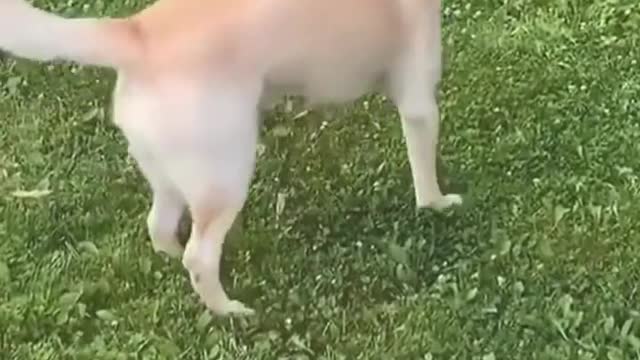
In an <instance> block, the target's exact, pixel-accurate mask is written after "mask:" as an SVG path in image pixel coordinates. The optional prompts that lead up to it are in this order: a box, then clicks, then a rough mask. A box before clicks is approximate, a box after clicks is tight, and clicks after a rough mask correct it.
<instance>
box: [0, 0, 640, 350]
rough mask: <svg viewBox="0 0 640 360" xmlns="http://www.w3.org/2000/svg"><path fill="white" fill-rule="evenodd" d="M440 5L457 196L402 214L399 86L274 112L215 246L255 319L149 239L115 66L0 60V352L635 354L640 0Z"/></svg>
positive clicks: (405, 173) (408, 206)
mask: <svg viewBox="0 0 640 360" xmlns="http://www.w3.org/2000/svg"><path fill="white" fill-rule="evenodd" d="M39 4H40V5H42V6H45V7H47V8H49V9H54V10H56V11H58V12H61V13H66V14H75V15H79V14H92V15H95V14H125V13H128V12H129V11H130V10H131V9H133V8H137V7H139V6H140V3H136V1H127V2H126V5H124V4H125V1H123V0H115V1H113V2H103V1H97V2H90V1H88V0H79V1H68V2H56V3H54V2H53V1H51V0H50V4H48V5H47V4H46V3H44V2H40V3H39ZM85 4H86V6H85ZM443 23H444V34H443V41H444V48H445V51H446V54H445V63H446V69H445V73H444V78H443V82H442V86H441V95H440V101H441V109H442V122H443V125H442V134H441V157H442V161H443V163H444V165H445V167H446V169H447V172H446V173H447V174H446V179H444V180H443V182H445V183H447V184H448V185H447V187H448V188H450V189H451V188H453V189H454V190H461V191H463V192H464V195H465V200H466V203H465V205H464V206H463V207H461V208H458V209H456V210H452V211H447V212H445V213H434V212H432V211H428V210H421V211H418V210H416V209H415V206H414V198H413V188H412V185H411V175H410V172H409V164H408V160H407V157H406V154H405V148H404V143H403V139H402V132H401V128H400V123H399V121H398V117H397V114H396V113H395V110H394V107H393V106H392V104H390V103H389V102H388V101H386V100H384V99H381V98H380V97H377V96H369V97H366V98H363V99H362V100H361V101H359V102H358V103H357V104H355V105H353V106H347V107H337V108H335V109H327V110H323V111H313V112H310V113H308V114H304V113H303V114H300V111H301V109H300V108H298V107H295V106H294V107H292V108H288V107H287V106H281V107H279V108H278V109H277V111H274V112H273V113H270V114H269V115H268V116H267V118H266V121H265V126H264V130H263V136H262V140H261V141H262V143H263V145H262V146H261V147H260V156H259V161H258V169H257V173H256V177H255V180H254V182H253V187H252V192H251V196H250V200H249V202H248V203H247V206H246V208H245V209H244V212H243V217H242V219H241V221H240V222H238V223H237V226H236V228H235V231H234V232H233V234H231V235H230V236H229V239H228V242H227V245H228V246H227V247H226V252H225V259H224V264H223V265H224V266H223V269H224V272H225V284H226V287H227V289H228V290H229V292H230V294H231V295H232V296H234V297H237V298H239V299H241V300H242V301H244V302H246V303H247V304H248V305H249V306H252V307H254V308H256V309H257V310H258V315H257V316H255V317H252V318H247V319H220V318H212V317H211V316H210V315H208V313H207V312H206V311H205V309H204V307H203V306H202V305H200V304H198V302H197V299H196V297H195V294H194V293H193V291H192V290H191V287H190V284H189V281H188V277H187V274H186V273H185V271H184V270H183V269H182V267H181V264H180V262H179V261H177V260H170V259H168V258H166V257H163V256H158V255H156V254H154V253H153V252H152V250H151V245H150V242H149V240H148V238H147V235H146V230H145V217H146V211H147V210H148V207H149V202H150V196H149V191H148V189H147V185H146V183H145V181H144V179H143V178H142V177H141V175H140V174H139V172H138V171H137V169H136V167H135V165H134V164H133V162H132V161H131V159H129V158H128V157H127V154H126V146H125V141H124V139H123V137H122V135H121V134H120V133H119V132H118V131H117V130H116V128H115V127H114V126H113V125H112V124H111V122H110V119H109V105H108V104H109V100H110V95H111V94H110V91H111V90H110V89H111V87H112V85H113V82H114V74H113V72H111V71H106V70H99V69H90V68H78V67H73V66H70V65H67V64H58V65H41V64H36V63H31V62H27V61H19V62H15V61H10V60H5V61H4V62H3V63H2V64H0V119H1V125H0V126H1V129H2V130H1V131H0V219H1V220H0V239H1V240H0V358H2V359H205V358H208V359H252V360H253V359H425V360H426V359H482V360H493V359H499V360H500V359H509V360H514V359H606V360H623V359H640V301H639V296H640V295H639V294H638V291H637V290H638V284H639V283H640V260H639V255H640V220H638V214H639V213H640V178H639V171H640V66H639V65H638V61H640V4H639V3H638V2H637V1H636V0H584V1H582V0H553V1H552V0H549V1H546V0H503V1H498V0H467V1H462V0H451V1H449V0H447V1H445V2H444V4H443Z"/></svg>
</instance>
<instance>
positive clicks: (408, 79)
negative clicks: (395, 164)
mask: <svg viewBox="0 0 640 360" xmlns="http://www.w3.org/2000/svg"><path fill="white" fill-rule="evenodd" d="M431 25H432V26H434V27H435V26H436V25H438V24H431ZM419 28H420V27H418V30H416V31H417V32H416V34H414V37H413V39H412V40H411V41H410V42H409V44H410V45H409V46H408V47H407V49H406V51H405V52H404V53H403V55H402V56H401V58H400V61H399V62H398V63H397V64H396V66H395V68H394V70H393V71H392V74H391V80H392V89H391V91H392V97H393V98H394V101H395V102H396V105H397V106H398V110H399V112H400V117H401V119H402V129H403V132H404V136H405V140H406V144H407V151H408V156H409V163H410V165H411V173H412V177H413V184H414V188H415V197H416V203H417V206H418V207H419V208H423V207H428V208H432V209H436V210H442V209H445V208H448V207H450V206H452V205H457V204H460V203H462V197H461V196H460V195H458V194H447V195H443V194H442V191H441V190H440V186H439V185H438V176H437V170H436V156H437V151H438V136H439V127H440V126H439V125H440V124H439V122H440V114H439V111H438V104H437V102H436V97H435V90H436V86H437V83H438V81H439V79H440V71H441V70H440V44H439V38H438V37H439V31H438V30H435V29H432V30H431V32H429V31H427V29H419Z"/></svg>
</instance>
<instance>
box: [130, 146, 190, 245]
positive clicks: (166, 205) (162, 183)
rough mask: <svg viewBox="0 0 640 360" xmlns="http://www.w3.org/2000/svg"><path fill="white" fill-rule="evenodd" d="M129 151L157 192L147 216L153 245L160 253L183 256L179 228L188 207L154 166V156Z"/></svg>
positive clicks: (136, 150) (141, 151) (132, 150)
mask: <svg viewBox="0 0 640 360" xmlns="http://www.w3.org/2000/svg"><path fill="white" fill-rule="evenodd" d="M129 152H130V153H131V155H132V156H133V157H134V158H135V159H136V161H137V163H138V166H139V168H140V169H141V171H142V172H143V174H144V175H145V178H146V179H147V181H148V182H149V185H150V186H151V190H152V192H153V202H152V204H151V209H150V210H149V214H148V215H147V230H148V233H149V237H151V246H152V247H153V249H154V250H155V251H156V252H163V253H165V254H167V255H169V256H171V257H180V256H181V255H182V253H183V252H184V248H183V247H182V245H181V244H180V241H179V239H178V225H179V223H180V219H181V217H182V214H183V212H184V209H185V208H186V205H187V204H186V202H185V201H184V198H183V197H182V195H181V194H180V193H179V192H178V190H177V188H175V187H174V186H173V185H172V184H171V183H170V182H169V179H168V178H166V177H164V176H163V174H162V171H161V170H162V169H159V168H158V165H157V164H155V163H154V159H153V158H152V157H151V154H148V153H146V152H145V151H143V150H142V149H134V148H133V146H131V147H130V149H129Z"/></svg>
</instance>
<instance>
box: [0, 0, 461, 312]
mask: <svg viewBox="0 0 640 360" xmlns="http://www.w3.org/2000/svg"><path fill="white" fill-rule="evenodd" d="M440 11H441V5H440V0H322V1H318V0H233V1H232V0H159V1H157V2H155V3H154V4H152V5H150V6H148V7H147V8H145V9H142V10H141V11H139V12H137V13H136V14H134V15H131V16H128V17H123V18H63V17H61V16H58V15H55V14H53V13H49V12H46V11H43V10H41V9H37V8H35V7H33V6H32V5H30V4H29V3H28V2H26V1H25V0H0V49H3V50H5V51H8V52H9V53H11V54H13V56H16V57H22V58H29V59H34V60H37V61H52V60H66V61H73V62H76V63H79V64H84V65H91V66H99V67H108V68H113V69H115V70H116V71H117V73H118V79H117V82H116V85H115V90H114V94H113V104H112V106H113V121H114V123H115V124H116V125H117V127H118V128H119V129H121V131H122V133H123V134H124V136H125V137H126V139H127V142H128V145H129V153H130V154H131V156H132V157H133V158H134V159H135V161H136V163H137V166H138V168H139V169H140V171H141V172H142V174H143V175H144V176H145V178H146V180H147V181H148V183H149V185H150V188H151V190H152V193H153V201H152V204H151V208H150V210H149V214H148V217H147V227H148V232H149V236H150V238H151V243H152V246H153V248H154V249H155V251H157V252H164V253H167V254H169V255H173V256H176V257H178V256H181V257H182V264H183V265H184V267H185V268H186V269H187V270H188V272H189V275H190V279H191V284H192V286H193V289H194V290H195V292H196V293H197V294H198V295H199V298H200V299H201V300H202V301H203V302H204V304H206V306H207V307H208V308H209V309H210V310H211V311H212V312H213V313H215V314H218V315H249V314H253V313H254V310H253V309H251V308H250V307H248V306H246V305H245V304H244V303H242V302H240V301H237V300H233V299H230V298H229V297H228V295H227V293H226V292H225V289H224V288H223V286H222V284H221V282H220V276H219V266H220V265H219V264H220V259H221V255H222V245H223V242H224V238H225V235H226V233H227V232H228V230H229V229H230V227H231V225H232V223H233V222H234V219H235V218H236V215H237V214H238V213H239V211H240V210H241V209H242V208H243V206H244V203H245V200H246V198H247V193H248V189H249V186H250V183H251V180H252V177H253V172H254V168H255V161H256V144H257V138H258V130H259V128H258V127H259V114H260V111H261V110H262V109H268V108H269V107H270V104H271V101H272V100H273V99H277V98H278V97H279V96H281V95H284V94H290V95H300V96H303V97H304V98H305V99H306V101H307V103H308V104H309V105H310V106H313V105H317V104H328V103H346V102H350V101H353V100H355V99H356V98H358V97H359V96H361V95H364V94H365V93H367V92H373V91H377V92H381V93H383V94H385V95H386V96H387V97H388V98H390V99H391V100H392V101H393V102H394V104H395V105H396V106H397V108H398V111H399V114H400V118H401V121H402V128H403V134H404V137H405V139H406V144H407V153H408V157H409V163H410V168H411V173H412V179H413V185H414V190H415V201H416V206H417V207H419V208H432V209H435V210H442V209H445V208H448V207H451V206H453V205H457V204H460V203H462V197H461V196H460V195H458V194H446V195H445V194H443V193H442V192H441V190H440V188H439V185H438V182H437V176H436V151H437V143H438V136H439V135H438V132H439V110H438V105H437V101H436V96H435V92H436V87H437V85H438V83H439V82H440V78H441V56H442V55H441V39H440V37H441V24H440V22H441V15H440ZM184 208H188V209H189V212H190V214H191V217H192V219H193V223H192V228H191V235H190V239H189V241H188V243H187V245H186V246H185V247H184V248H183V247H182V245H180V243H179V242H178V239H177V237H176V227H177V224H178V222H179V219H180V217H181V215H182V210H183V209H184Z"/></svg>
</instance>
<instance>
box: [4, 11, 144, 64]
mask: <svg viewBox="0 0 640 360" xmlns="http://www.w3.org/2000/svg"><path fill="white" fill-rule="evenodd" d="M0 50H4V51H6V52H9V53H11V54H13V55H15V56H17V57H22V58H28V59H32V60H37V61H50V60H56V59H59V60H67V61H73V62H77V63H81V64H84V65H96V66H104V67H112V68H121V67H125V66H127V65H129V64H131V63H132V62H135V61H136V60H137V58H138V57H139V53H140V51H141V36H140V31H139V28H138V26H137V25H136V23H135V20H130V19H90V18H83V19H68V18H64V17H61V16H57V15H55V14H52V13H48V12H45V11H43V10H40V9H37V8H35V7H33V6H31V5H30V4H29V3H28V2H27V1H26V0H0Z"/></svg>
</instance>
